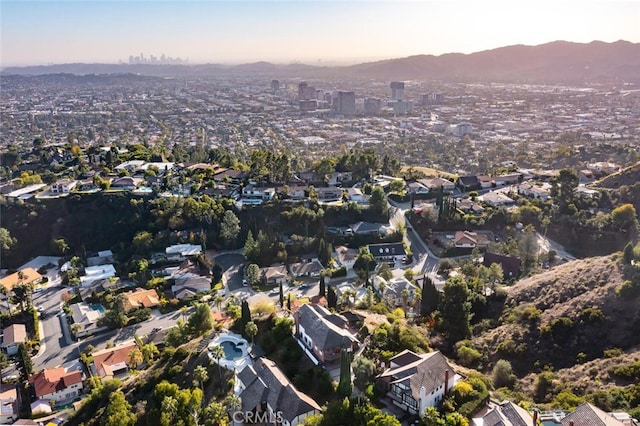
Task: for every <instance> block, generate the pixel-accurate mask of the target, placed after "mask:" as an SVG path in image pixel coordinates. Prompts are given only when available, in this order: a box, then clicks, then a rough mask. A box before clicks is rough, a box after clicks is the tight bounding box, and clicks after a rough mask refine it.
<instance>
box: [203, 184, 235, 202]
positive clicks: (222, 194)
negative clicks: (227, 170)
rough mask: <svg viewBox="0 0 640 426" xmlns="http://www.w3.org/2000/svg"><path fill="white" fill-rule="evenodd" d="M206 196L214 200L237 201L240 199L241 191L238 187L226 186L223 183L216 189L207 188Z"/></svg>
mask: <svg viewBox="0 0 640 426" xmlns="http://www.w3.org/2000/svg"><path fill="white" fill-rule="evenodd" d="M204 194H205V195H208V196H210V197H213V198H231V199H232V200H237V199H238V197H240V190H239V188H238V186H237V185H225V184H224V183H221V184H219V185H217V186H216V187H215V188H207V189H205V190H204Z"/></svg>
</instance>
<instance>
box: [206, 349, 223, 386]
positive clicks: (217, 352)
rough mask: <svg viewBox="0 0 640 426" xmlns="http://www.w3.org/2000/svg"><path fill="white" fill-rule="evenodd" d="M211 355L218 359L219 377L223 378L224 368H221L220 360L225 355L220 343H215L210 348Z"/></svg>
mask: <svg viewBox="0 0 640 426" xmlns="http://www.w3.org/2000/svg"><path fill="white" fill-rule="evenodd" d="M209 353H211V357H212V358H213V359H215V360H216V364H218V377H219V378H220V379H221V380H222V369H221V368H220V360H221V359H222V357H224V349H223V348H222V346H220V345H213V346H211V347H210V348H209Z"/></svg>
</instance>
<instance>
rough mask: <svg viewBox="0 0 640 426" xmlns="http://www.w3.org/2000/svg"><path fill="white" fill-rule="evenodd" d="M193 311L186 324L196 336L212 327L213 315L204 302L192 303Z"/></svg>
mask: <svg viewBox="0 0 640 426" xmlns="http://www.w3.org/2000/svg"><path fill="white" fill-rule="evenodd" d="M194 307H195V311H194V312H193V314H191V316H190V317H189V321H188V322H187V326H188V327H189V330H191V331H192V332H193V334H195V335H196V336H202V335H203V334H205V333H206V332H207V331H209V330H211V329H212V328H213V315H212V314H211V307H209V305H208V304H206V303H196V304H194Z"/></svg>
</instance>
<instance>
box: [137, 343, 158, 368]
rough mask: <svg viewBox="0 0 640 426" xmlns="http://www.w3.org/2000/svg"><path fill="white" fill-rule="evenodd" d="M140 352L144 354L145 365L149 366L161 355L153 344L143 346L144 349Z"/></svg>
mask: <svg viewBox="0 0 640 426" xmlns="http://www.w3.org/2000/svg"><path fill="white" fill-rule="evenodd" d="M140 352H142V359H143V360H144V362H145V364H149V363H150V362H152V361H153V360H154V359H156V357H157V356H158V355H160V351H159V350H158V348H157V347H156V345H155V344H153V342H149V343H147V344H145V345H142V347H141V348H140Z"/></svg>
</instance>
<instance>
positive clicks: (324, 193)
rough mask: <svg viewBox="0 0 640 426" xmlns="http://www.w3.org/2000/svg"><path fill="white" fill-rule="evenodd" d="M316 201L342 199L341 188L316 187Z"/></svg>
mask: <svg viewBox="0 0 640 426" xmlns="http://www.w3.org/2000/svg"><path fill="white" fill-rule="evenodd" d="M316 194H318V201H325V202H329V201H338V200H341V199H342V188H337V187H334V186H330V187H327V188H316Z"/></svg>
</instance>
